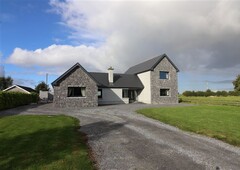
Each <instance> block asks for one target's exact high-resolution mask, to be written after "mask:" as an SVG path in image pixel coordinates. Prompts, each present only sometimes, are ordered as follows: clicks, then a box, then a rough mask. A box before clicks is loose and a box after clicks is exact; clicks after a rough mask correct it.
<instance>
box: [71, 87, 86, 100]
mask: <svg viewBox="0 0 240 170" xmlns="http://www.w3.org/2000/svg"><path fill="white" fill-rule="evenodd" d="M70 89H73V92H72V93H73V94H72V95H71V94H70V92H69V90H70ZM77 89H78V90H80V91H78V92H79V95H77V93H78V92H77ZM83 91H84V94H82V93H83ZM80 94H81V95H80ZM67 97H69V98H85V97H86V87H82V86H68V88H67Z"/></svg>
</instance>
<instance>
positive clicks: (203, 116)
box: [137, 105, 240, 146]
mask: <svg viewBox="0 0 240 170" xmlns="http://www.w3.org/2000/svg"><path fill="white" fill-rule="evenodd" d="M137 112H138V113H140V114H143V115H145V116H147V117H150V118H153V119H156V120H159V121H161V122H164V123H167V124H170V125H173V126H176V127H178V128H180V129H183V130H186V131H190V132H195V133H198V134H204V135H207V136H210V137H213V138H217V139H220V140H223V141H225V142H227V143H230V144H232V145H235V146H240V123H239V122H240V111H239V107H234V106H207V105H202V106H189V107H171V108H147V109H141V110H138V111H137Z"/></svg>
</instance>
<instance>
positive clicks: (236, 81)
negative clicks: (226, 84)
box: [232, 74, 240, 91]
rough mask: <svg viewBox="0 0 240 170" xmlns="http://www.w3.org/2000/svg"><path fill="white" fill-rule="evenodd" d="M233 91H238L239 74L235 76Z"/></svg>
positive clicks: (239, 87)
mask: <svg viewBox="0 0 240 170" xmlns="http://www.w3.org/2000/svg"><path fill="white" fill-rule="evenodd" d="M232 83H233V86H234V90H235V91H240V74H239V75H238V76H237V78H236V80H234V81H233V82H232Z"/></svg>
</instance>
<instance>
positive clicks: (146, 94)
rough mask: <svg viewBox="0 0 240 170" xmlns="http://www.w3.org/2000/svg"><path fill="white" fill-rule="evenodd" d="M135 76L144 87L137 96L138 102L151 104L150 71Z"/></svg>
mask: <svg viewBox="0 0 240 170" xmlns="http://www.w3.org/2000/svg"><path fill="white" fill-rule="evenodd" d="M137 76H138V78H139V79H140V80H141V82H142V84H143V86H144V89H143V90H142V91H141V92H140V94H139V95H138V101H139V102H143V103H147V104H151V71H147V72H144V73H140V74H138V75H137Z"/></svg>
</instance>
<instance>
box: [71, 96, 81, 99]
mask: <svg viewBox="0 0 240 170" xmlns="http://www.w3.org/2000/svg"><path fill="white" fill-rule="evenodd" d="M67 98H68V99H79V98H80V99H82V98H86V96H85V97H67Z"/></svg>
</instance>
